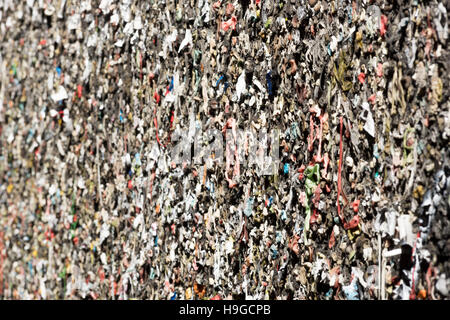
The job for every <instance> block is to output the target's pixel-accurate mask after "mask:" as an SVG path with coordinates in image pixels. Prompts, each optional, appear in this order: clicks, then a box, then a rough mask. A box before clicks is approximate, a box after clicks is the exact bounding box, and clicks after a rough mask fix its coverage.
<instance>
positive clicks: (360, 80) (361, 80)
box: [358, 72, 366, 84]
mask: <svg viewBox="0 0 450 320" xmlns="http://www.w3.org/2000/svg"><path fill="white" fill-rule="evenodd" d="M358 80H359V82H361V83H362V84H364V82H365V81H366V75H365V74H364V72H361V73H360V74H359V76H358Z"/></svg>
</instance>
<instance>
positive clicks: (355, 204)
mask: <svg viewBox="0 0 450 320" xmlns="http://www.w3.org/2000/svg"><path fill="white" fill-rule="evenodd" d="M359 203H360V200H359V199H358V200H355V201H353V211H355V213H357V212H358V210H359Z"/></svg>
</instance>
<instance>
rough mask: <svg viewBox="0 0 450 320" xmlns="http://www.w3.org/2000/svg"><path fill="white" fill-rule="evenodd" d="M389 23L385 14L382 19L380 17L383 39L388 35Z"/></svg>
mask: <svg viewBox="0 0 450 320" xmlns="http://www.w3.org/2000/svg"><path fill="white" fill-rule="evenodd" d="M387 21H388V19H387V17H386V16H385V15H384V14H382V15H381V17H380V34H381V36H382V37H383V36H384V35H385V33H386V24H387Z"/></svg>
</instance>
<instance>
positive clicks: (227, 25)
mask: <svg viewBox="0 0 450 320" xmlns="http://www.w3.org/2000/svg"><path fill="white" fill-rule="evenodd" d="M236 23H237V19H236V17H235V16H232V17H231V19H229V20H228V21H224V22H222V29H223V31H228V29H230V27H231V28H232V29H233V30H236Z"/></svg>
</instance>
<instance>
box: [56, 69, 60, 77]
mask: <svg viewBox="0 0 450 320" xmlns="http://www.w3.org/2000/svg"><path fill="white" fill-rule="evenodd" d="M56 72H57V73H58V77H60V76H61V68H60V67H56Z"/></svg>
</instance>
